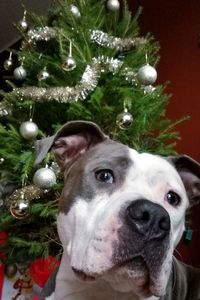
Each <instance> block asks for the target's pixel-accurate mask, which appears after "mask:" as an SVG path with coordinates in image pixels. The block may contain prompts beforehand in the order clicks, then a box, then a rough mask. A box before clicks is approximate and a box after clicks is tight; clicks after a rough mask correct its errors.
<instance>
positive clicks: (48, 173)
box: [33, 167, 56, 189]
mask: <svg viewBox="0 0 200 300" xmlns="http://www.w3.org/2000/svg"><path fill="white" fill-rule="evenodd" d="M33 183H34V184H35V185H36V186H38V187H40V188H42V189H50V188H52V187H53V186H54V185H55V184H56V175H55V173H54V172H53V171H52V170H51V169H50V168H48V167H46V168H40V169H38V170H37V171H36V172H35V174H34V176H33Z"/></svg>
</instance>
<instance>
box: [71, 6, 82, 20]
mask: <svg viewBox="0 0 200 300" xmlns="http://www.w3.org/2000/svg"><path fill="white" fill-rule="evenodd" d="M70 10H71V12H72V14H73V15H74V17H77V18H79V17H80V16H81V14H80V11H79V9H78V7H77V6H75V5H73V4H71V5H70Z"/></svg>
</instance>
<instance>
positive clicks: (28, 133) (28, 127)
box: [19, 120, 38, 140]
mask: <svg viewBox="0 0 200 300" xmlns="http://www.w3.org/2000/svg"><path fill="white" fill-rule="evenodd" d="M19 132H20V134H21V135H22V137H23V138H24V139H26V140H30V139H34V138H36V136H37V135H38V126H37V125H36V124H35V123H34V122H32V120H30V121H26V122H23V123H22V124H21V126H20V128H19Z"/></svg>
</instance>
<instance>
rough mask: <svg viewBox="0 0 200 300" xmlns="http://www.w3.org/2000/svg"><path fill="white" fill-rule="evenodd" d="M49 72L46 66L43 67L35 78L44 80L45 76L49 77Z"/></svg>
mask: <svg viewBox="0 0 200 300" xmlns="http://www.w3.org/2000/svg"><path fill="white" fill-rule="evenodd" d="M49 76H50V75H49V72H48V71H47V69H46V67H45V68H44V69H42V70H41V71H40V72H39V73H38V75H37V78H38V80H46V79H47V78H49Z"/></svg>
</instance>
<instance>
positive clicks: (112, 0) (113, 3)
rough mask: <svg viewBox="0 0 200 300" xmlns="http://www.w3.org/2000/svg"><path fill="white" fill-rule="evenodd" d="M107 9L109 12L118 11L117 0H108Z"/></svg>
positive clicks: (118, 4)
mask: <svg viewBox="0 0 200 300" xmlns="http://www.w3.org/2000/svg"><path fill="white" fill-rule="evenodd" d="M107 8H108V9H109V10H111V11H118V10H119V9H120V3H119V1H118V0H108V2H107Z"/></svg>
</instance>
